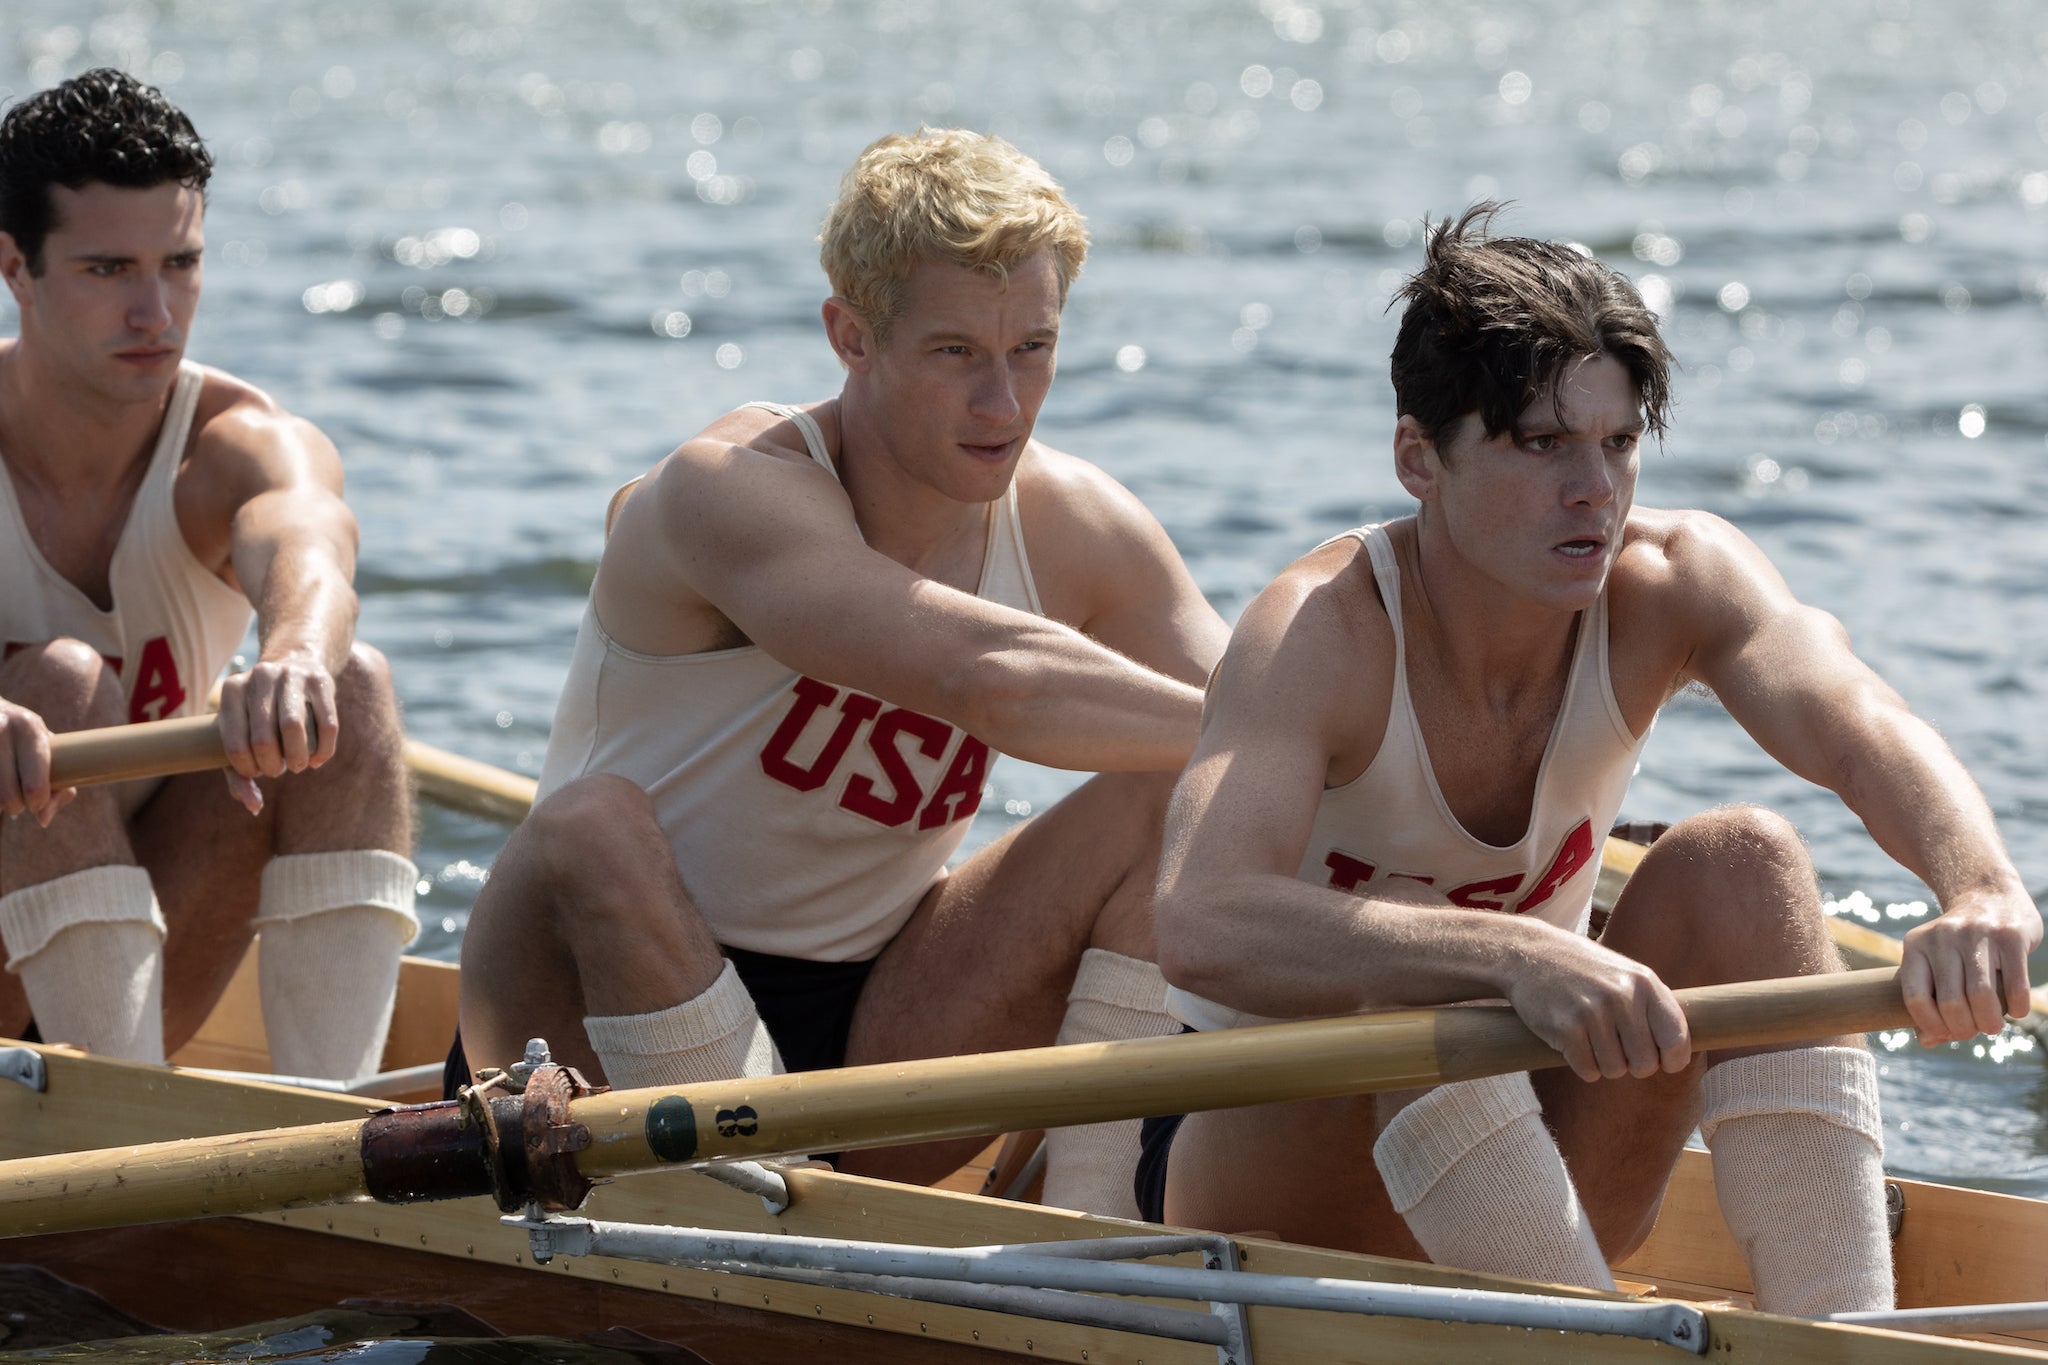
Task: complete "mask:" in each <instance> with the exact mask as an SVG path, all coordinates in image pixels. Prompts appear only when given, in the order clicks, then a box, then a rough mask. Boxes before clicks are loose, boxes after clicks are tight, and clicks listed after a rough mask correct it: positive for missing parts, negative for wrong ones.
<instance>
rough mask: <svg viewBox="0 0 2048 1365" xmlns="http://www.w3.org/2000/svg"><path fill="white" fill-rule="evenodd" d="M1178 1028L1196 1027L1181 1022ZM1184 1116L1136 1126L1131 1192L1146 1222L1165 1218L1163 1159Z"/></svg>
mask: <svg viewBox="0 0 2048 1365" xmlns="http://www.w3.org/2000/svg"><path fill="white" fill-rule="evenodd" d="M1180 1031H1181V1032H1182V1033H1193V1032H1194V1031H1195V1030H1193V1029H1191V1028H1189V1027H1188V1026H1187V1025H1186V1024H1182V1025H1181V1026H1180ZM1186 1118H1187V1115H1186V1114H1162V1115H1160V1116H1159V1117H1158V1118H1150V1119H1146V1120H1145V1121H1144V1122H1143V1123H1142V1124H1140V1125H1138V1169H1137V1171H1136V1172H1135V1173H1134V1174H1133V1176H1132V1178H1131V1193H1132V1194H1134V1195H1136V1196H1137V1198H1138V1217H1140V1218H1142V1219H1144V1220H1145V1221H1146V1222H1148V1223H1163V1222H1165V1221H1166V1158H1167V1157H1168V1155H1169V1154H1171V1153H1172V1151H1173V1140H1174V1138H1175V1137H1176V1136H1177V1135H1178V1134H1179V1133H1180V1125H1181V1123H1182V1122H1183V1121H1184V1120H1185V1119H1186Z"/></svg>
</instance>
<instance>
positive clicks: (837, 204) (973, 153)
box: [818, 127, 1088, 341]
mask: <svg viewBox="0 0 2048 1365" xmlns="http://www.w3.org/2000/svg"><path fill="white" fill-rule="evenodd" d="M818 241H819V244H820V246H821V248H822V249H821V250H820V252H819V253H818V255H819V260H820V262H821V263H822V264H823V265H824V267H825V275H826V278H828V279H829V280H831V282H832V290H833V292H834V293H836V294H838V295H839V296H840V297H841V298H843V299H845V300H846V301H847V302H848V303H849V304H851V305H853V310H854V312H856V313H858V314H859V315H860V317H861V319H862V320H863V321H865V322H866V323H867V324H868V326H870V327H871V328H873V329H874V331H875V335H876V338H877V339H878V340H882V341H886V340H887V339H888V336H889V331H890V329H891V327H893V326H894V324H895V322H896V320H897V318H898V317H900V316H901V314H902V311H903V286H904V283H905V281H907V280H908V279H909V277H910V271H911V268H912V267H913V266H915V265H916V264H917V263H918V262H919V261H938V262H941V263H947V264H952V265H960V266H965V267H967V268H968V269H970V270H978V271H981V272H982V273H984V274H988V275H993V276H995V277H996V278H997V279H999V280H1001V279H1007V278H1008V275H1009V272H1010V269H1011V268H1012V267H1014V266H1016V265H1018V264H1019V263H1021V262H1022V261H1023V260H1024V259H1025V258H1026V257H1028V256H1030V255H1032V254H1033V253H1035V252H1037V251H1039V250H1041V249H1046V250H1049V251H1051V253H1052V260H1053V268H1054V269H1055V270H1056V271H1057V272H1058V275H1059V286H1060V305H1061V306H1062V307H1064V306H1065V305H1066V302H1067V289H1068V287H1069V286H1070V285H1072V284H1073V282H1074V277H1075V276H1077V275H1079V274H1080V273H1081V262H1082V260H1083V259H1084V258H1086V256H1087V255H1088V229H1087V227H1086V226H1084V225H1083V223H1082V221H1081V215H1080V214H1079V213H1078V212H1076V211H1075V209H1074V206H1073V205H1072V204H1070V203H1068V202H1067V197H1066V195H1065V193H1063V192H1062V191H1061V189H1060V187H1059V185H1058V184H1057V183H1055V182H1054V180H1053V178H1052V177H1051V176H1049V175H1047V174H1046V173H1045V168H1044V167H1042V166H1040V165H1039V164H1038V163H1037V162H1036V161H1033V160H1032V159H1031V158H1030V157H1028V156H1026V155H1024V153H1022V152H1020V151H1018V150H1017V149H1016V148H1015V147H1012V146H1011V145H1010V144H1009V143H1007V142H1005V141H1003V140H1002V139H1001V138H999V137H993V136H984V135H982V134H980V133H972V132H968V131H966V130H964V129H959V128H922V127H921V128H919V129H918V130H917V131H916V132H915V133H913V134H911V135H910V136H908V137H905V136H903V135H902V134H900V133H891V134H890V135H889V136H887V137H885V138H882V139H881V140H880V141H878V142H876V143H874V144H873V145H872V146H870V147H869V148H868V149H867V150H866V151H864V152H862V153H861V154H860V157H859V159H858V160H856V161H855V162H854V163H853V169H851V170H849V171H848V172H847V173H846V176H845V178H844V179H842V180H841V181H840V182H839V197H838V198H837V199H836V200H834V201H833V203H832V207H831V209H830V210H828V211H827V212H826V214H825V228H824V231H823V232H822V233H820V234H819V237H818Z"/></svg>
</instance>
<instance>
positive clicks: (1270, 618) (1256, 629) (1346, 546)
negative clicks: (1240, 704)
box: [1230, 535, 1394, 671]
mask: <svg viewBox="0 0 2048 1365" xmlns="http://www.w3.org/2000/svg"><path fill="white" fill-rule="evenodd" d="M1239 641H1242V642H1243V648H1242V650H1240V647H1239ZM1393 644H1394V627H1393V622H1392V620H1391V619H1390V618H1389V617H1388V615H1387V608H1386V604H1385V603H1383V602H1381V601H1380V593H1379V584H1378V583H1377V582H1376V581H1375V579H1374V576H1373V566H1372V555H1371V553H1370V552H1369V551H1368V550H1367V549H1366V547H1365V544H1364V542H1363V541H1361V540H1360V539H1359V538H1358V537H1356V536H1350V535H1346V536H1340V537H1338V538H1337V539H1335V540H1331V541H1329V542H1326V543H1325V544H1322V545H1319V546H1317V547H1316V548H1315V549H1313V550H1311V551H1309V552H1308V553H1307V554H1305V555H1303V556H1302V557H1301V558H1299V559H1297V560H1295V561H1294V562H1293V563H1292V564H1290V565H1288V566H1287V567H1286V568H1285V569H1283V570H1281V572H1280V574H1279V576H1278V577H1276V578H1275V579H1274V580H1273V581H1272V582H1271V583H1269V584H1267V585H1266V586H1265V588H1263V589H1262V590H1260V592H1259V595H1258V596H1257V597H1254V598H1253V599H1252V601H1251V604H1250V605H1249V606H1247V607H1246V608H1245V611H1244V615H1243V617H1242V618H1241V619H1240V620H1239V621H1238V624H1237V629H1236V631H1235V632H1234V633H1233V635H1232V638H1231V651H1230V652H1231V653H1232V654H1234V655H1235V654H1240V653H1242V654H1243V655H1246V656H1248V657H1247V658H1246V659H1245V661H1244V662H1245V663H1246V664H1248V665H1251V666H1254V667H1256V666H1259V665H1260V664H1262V663H1264V662H1267V661H1272V660H1285V661H1287V662H1288V663H1289V665H1290V667H1293V666H1297V665H1300V664H1304V663H1314V664H1319V665H1322V666H1325V667H1327V668H1329V669H1332V670H1337V669H1342V670H1345V671H1348V670H1350V669H1351V668H1354V667H1356V666H1357V665H1358V664H1359V663H1361V662H1364V661H1365V660H1368V659H1370V658H1371V657H1373V656H1375V655H1379V656H1383V657H1385V658H1388V659H1391V657H1392V647H1393ZM1390 666H1391V665H1390Z"/></svg>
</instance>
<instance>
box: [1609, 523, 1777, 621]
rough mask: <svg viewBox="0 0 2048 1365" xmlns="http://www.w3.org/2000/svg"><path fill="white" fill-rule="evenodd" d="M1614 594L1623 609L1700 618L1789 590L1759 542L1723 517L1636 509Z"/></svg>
mask: <svg viewBox="0 0 2048 1365" xmlns="http://www.w3.org/2000/svg"><path fill="white" fill-rule="evenodd" d="M1613 593H1614V598H1615V601H1616V602H1617V605H1618V606H1619V607H1620V608H1622V609H1624V610H1626V609H1628V608H1636V609H1638V611H1639V612H1640V613H1641V614H1644V615H1650V616H1652V617H1653V618H1654V619H1658V620H1665V621H1670V622H1673V623H1677V622H1682V621H1692V622H1695V623H1698V622H1701V621H1705V620H1709V619H1712V618H1714V617H1716V616H1719V615H1721V614H1723V613H1725V612H1727V611H1730V610H1741V609H1742V608H1743V607H1744V606H1745V604H1750V603H1754V602H1756V601H1757V600H1759V599H1760V598H1771V599H1775V598H1777V597H1780V596H1787V595H1789V589H1787V588H1786V586H1785V582H1784V579H1783V578H1782V577H1780V576H1779V574H1778V571H1777V569H1776V568H1775V567H1774V566H1773V565H1772V564H1771V561H1770V558H1769V557H1768V556H1767V555H1765V554H1764V552H1763V551H1762V550H1761V549H1759V548H1758V547H1757V544H1756V542H1755V541H1753V540H1751V539H1750V538H1749V537H1748V536H1747V535H1745V534H1743V532H1742V531H1741V529H1740V528H1738V527H1737V526H1736V525H1735V524H1734V523H1732V522H1730V521H1728V520H1727V519H1726V518H1724V517H1719V516H1716V515H1714V514H1713V513H1711V512H1702V511H1697V510H1678V511H1673V510H1666V509H1661V508H1648V507H1639V508H1636V509H1635V510H1633V511H1632V512H1630V514H1629V520H1628V531H1627V537H1626V540H1625V541H1624V543H1623V546H1622V552H1621V556H1620V558H1619V559H1618V560H1617V561H1616V564H1615V574H1614V583H1613Z"/></svg>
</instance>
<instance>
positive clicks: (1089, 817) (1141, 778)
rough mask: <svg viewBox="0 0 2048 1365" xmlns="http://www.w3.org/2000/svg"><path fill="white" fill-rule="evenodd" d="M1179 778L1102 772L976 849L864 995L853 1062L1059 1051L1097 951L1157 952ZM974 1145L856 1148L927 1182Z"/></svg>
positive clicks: (870, 1165) (876, 1169) (864, 1165)
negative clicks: (1166, 847)
mask: <svg viewBox="0 0 2048 1365" xmlns="http://www.w3.org/2000/svg"><path fill="white" fill-rule="evenodd" d="M1171 786H1172V778H1171V777H1170V776H1168V775H1163V774H1154V773H1147V774H1104V775H1102V776H1099V777H1096V778H1093V779H1092V780H1090V781H1089V782H1087V783H1085V784H1084V785H1083V786H1082V787H1081V788H1080V789H1079V790H1078V791H1076V792H1074V793H1073V794H1072V795H1071V796H1069V797H1067V799H1066V800H1064V801H1061V802H1060V803H1059V804H1058V805H1056V806H1054V807H1053V808H1052V809H1051V810H1049V811H1047V812H1046V813H1045V814H1043V815H1041V816H1038V817H1037V818H1035V819H1033V820H1031V821H1029V822H1027V823H1026V824H1023V825H1021V826H1019V827H1018V828H1016V829H1013V830H1011V831H1009V832H1008V833H1007V834H1005V835H1004V836H1003V837H1002V838H1000V839H998V840H996V841H995V842H994V843H992V844H990V845H989V846H988V847H986V848H984V849H982V850H981V851H980V852H978V853H976V854H975V855H974V856H973V857H972V858H970V859H968V860H967V862H966V863H964V864H963V865H962V866H960V867H959V868H956V869H955V870H954V871H953V873H952V875H950V876H949V877H947V878H946V879H945V880H944V881H942V882H940V883H939V884H938V885H937V886H935V887H934V888H932V890H931V891H930V892H929V893H927V894H926V896H925V898H924V900H923V902H922V903H921V904H920V905H919V906H918V909H917V912H916V913H915V914H914V915H912V916H911V919H910V921H909V923H908V924H906V925H905V926H904V929H903V931H902V932H901V933H899V934H898V935H897V936H896V938H895V939H894V940H893V941H892V942H891V943H890V944H889V946H888V948H886V949H884V950H883V952H882V955H881V956H880V957H879V958H878V959H877V960H876V964H875V970H874V974H873V975H872V976H870V977H869V978H868V984H867V987H866V989H865V990H863V991H862V993H861V999H860V1004H859V1006H858V1007H857V1008H856V1010H855V1013H854V1019H853V1027H852V1032H851V1036H850V1037H849V1039H848V1043H847V1061H848V1063H849V1064H859V1063H864V1062H880V1061H898V1060H905V1059H911V1058H920V1057H934V1056H954V1055H958V1054H963V1053H974V1052H993V1051H1000V1050H1005V1049H1010V1048H1023V1047H1042V1046H1047V1045H1050V1044H1051V1043H1052V1042H1053V1040H1054V1038H1055V1036H1056V1035H1057V1034H1058V1032H1059V1027H1060V1020H1061V1018H1062V1017H1063V1016H1064V1014H1065V1013H1066V1003H1067V992H1068V990H1069V989H1071V988H1072V986H1073V981H1074V972H1075V969H1076V967H1077V966H1078V965H1079V963H1080V960H1081V954H1082V952H1083V951H1084V950H1086V949H1087V948H1089V947H1090V946H1097V947H1104V948H1110V949H1112V950H1114V951H1118V952H1122V953H1125V954H1127V955H1130V956H1136V957H1147V958H1149V957H1150V956H1151V955H1152V951H1153V948H1152V930H1151V910H1152V900H1151V896H1152V884H1153V880H1154V877H1155V874H1156V870H1157V866H1158V861H1159V837H1160V830H1161V828H1162V826H1163V823H1164V819H1165V802H1166V797H1167V795H1168V793H1169V792H1170V790H1171ZM980 1145H981V1143H980V1142H979V1140H969V1141H963V1142H954V1143H935V1144H929V1145H927V1146H923V1147H917V1148H891V1149H887V1150H885V1151H877V1152H862V1153H854V1154H851V1155H850V1156H849V1157H848V1158H847V1166H848V1169H851V1170H857V1171H859V1172H861V1173H862V1174H873V1175H885V1176H887V1177H889V1178H891V1179H899V1180H909V1181H916V1182H918V1183H925V1182H928V1181H931V1180H935V1179H937V1178H939V1177H940V1176H942V1175H944V1174H946V1173H947V1172H949V1171H951V1170H953V1169H955V1168H957V1167H958V1166H959V1165H960V1163H961V1162H963V1161H965V1160H967V1159H968V1158H969V1157H971V1156H973V1155H974V1153H975V1151H976V1150H978V1148H979V1147H980Z"/></svg>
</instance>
